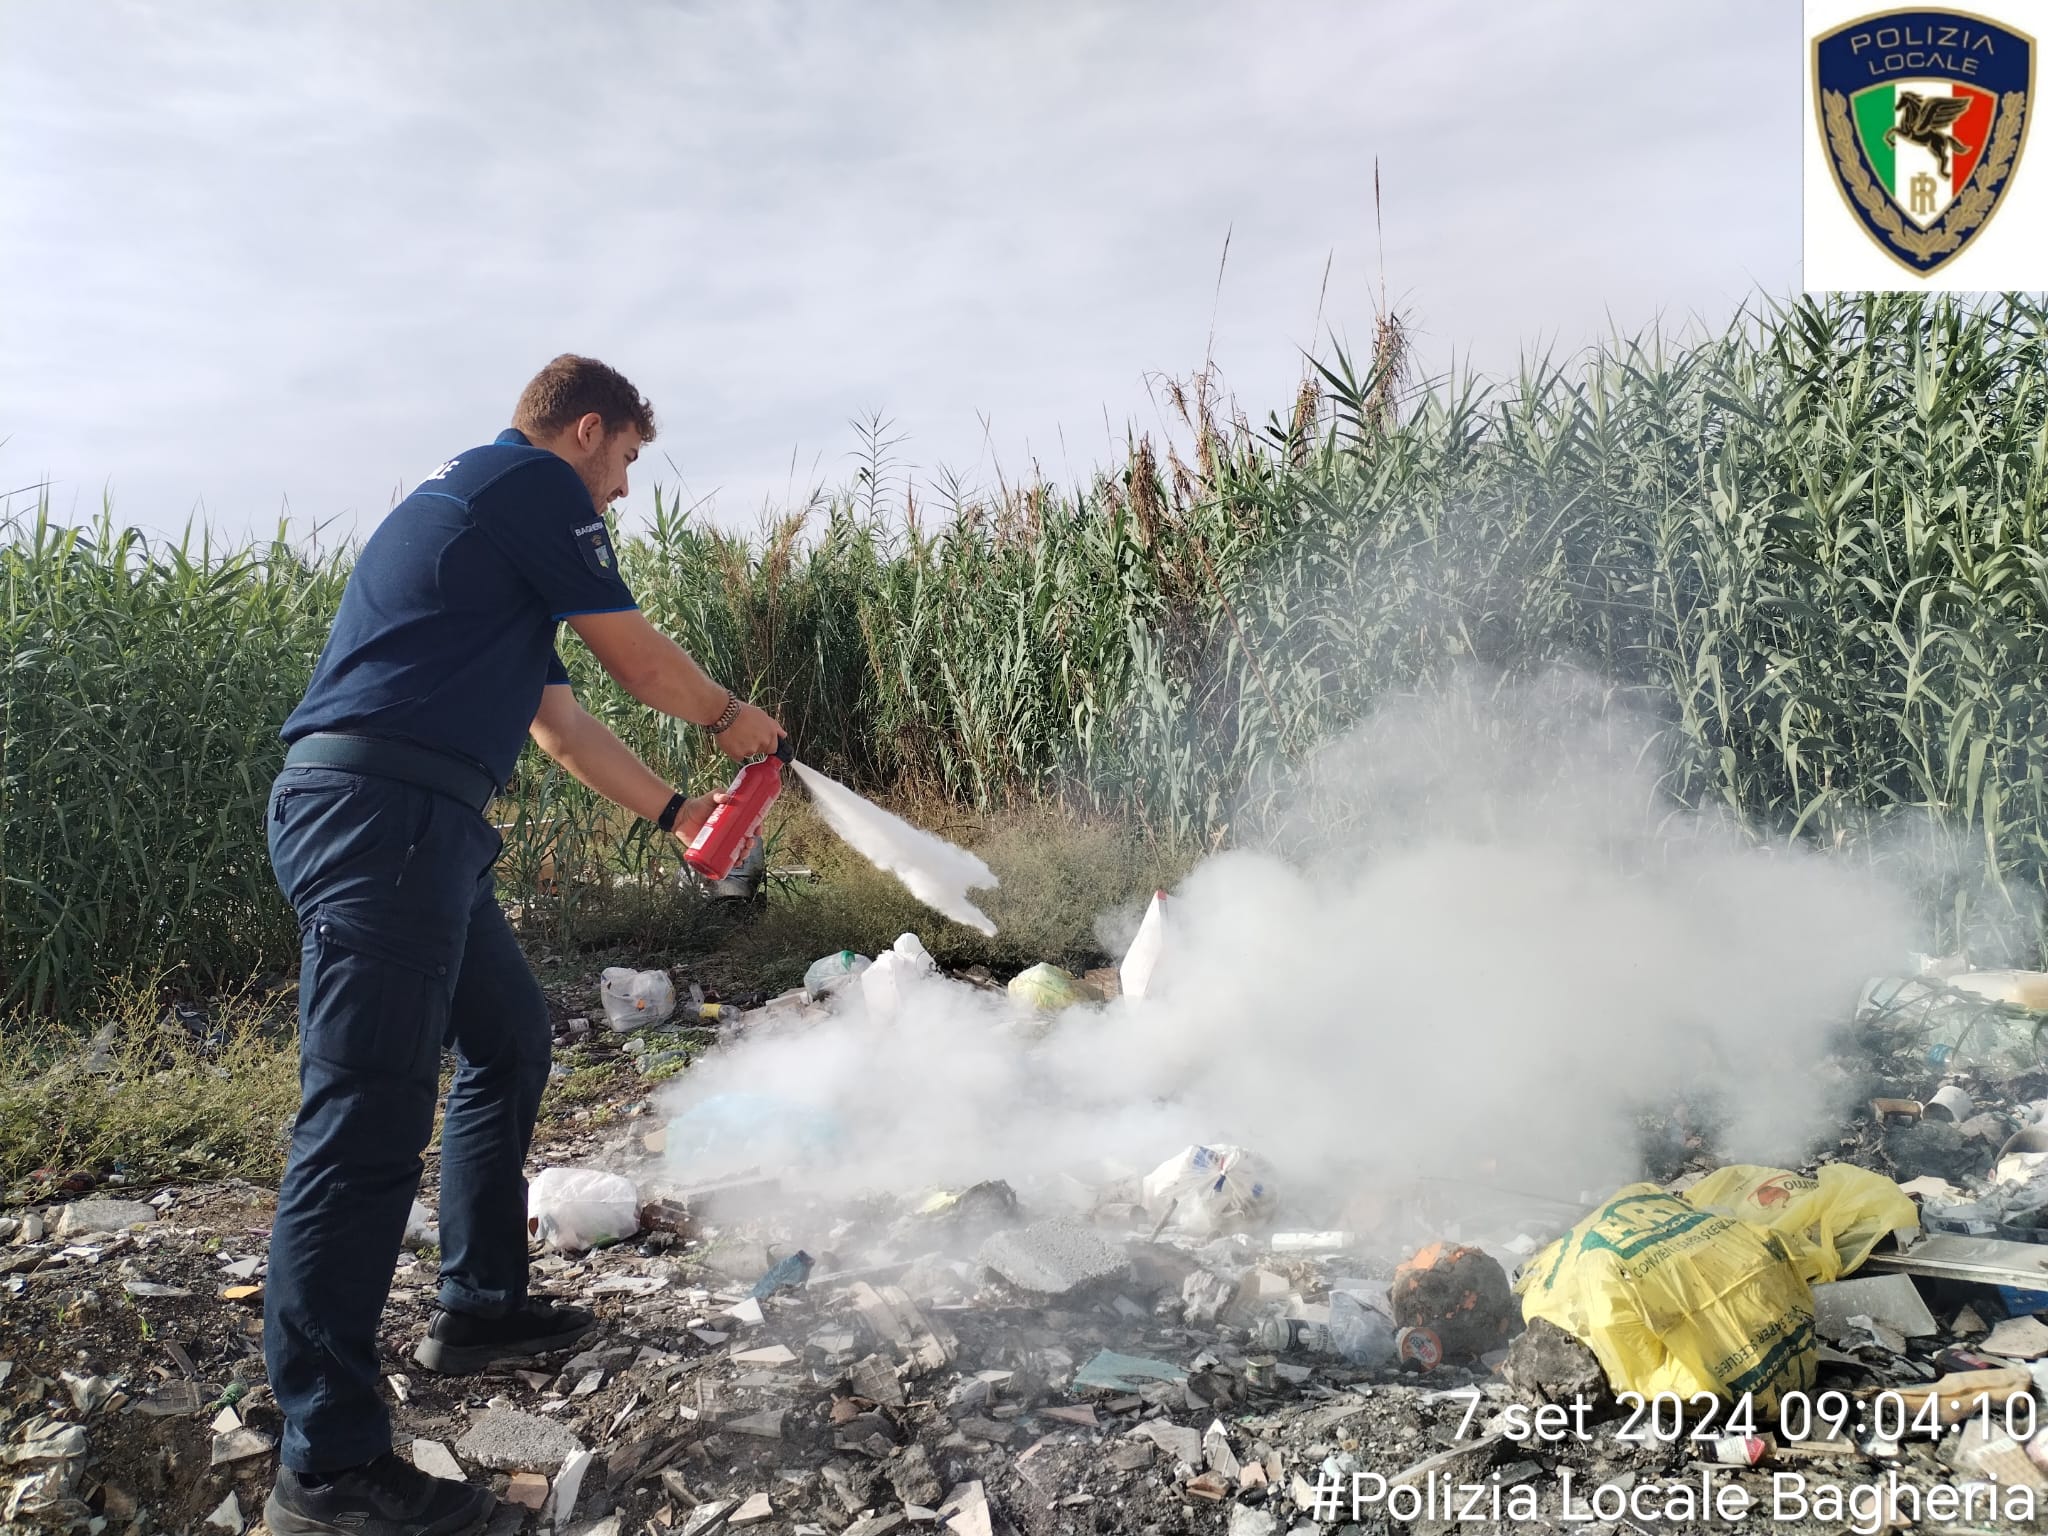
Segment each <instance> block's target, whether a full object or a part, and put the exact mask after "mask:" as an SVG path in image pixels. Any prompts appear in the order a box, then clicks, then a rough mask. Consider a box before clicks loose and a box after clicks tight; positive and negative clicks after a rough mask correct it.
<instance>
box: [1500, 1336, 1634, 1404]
mask: <svg viewBox="0 0 2048 1536" xmlns="http://www.w3.org/2000/svg"><path fill="white" fill-rule="evenodd" d="M1500 1376H1501V1380H1503V1381H1505V1382H1506V1383H1507V1384H1508V1385H1509V1386H1510V1387H1512V1388H1514V1389H1515V1391H1516V1393H1517V1394H1518V1395H1520V1396H1521V1397H1523V1398H1524V1399H1526V1400H1528V1401H1531V1402H1537V1403H1576V1402H1585V1403H1590V1404H1595V1405H1598V1404H1601V1403H1605V1402H1607V1401H1609V1400H1610V1399H1611V1397H1612V1395H1613V1394H1612V1393H1611V1391H1610V1390H1609V1387H1608V1383H1607V1373H1606V1372H1605V1371H1604V1370H1602V1369H1601V1367H1600V1362H1599V1361H1598V1360H1597V1359H1595V1358H1594V1356H1593V1351H1592V1350H1590V1349H1588V1348H1587V1347H1586V1346H1585V1345H1584V1344H1582V1343H1580V1342H1579V1341H1578V1340H1577V1339H1575V1338H1573V1337H1572V1336H1571V1335H1570V1334H1568V1333H1566V1332H1565V1331H1564V1330H1563V1329H1562V1328H1560V1327H1558V1326H1557V1324H1555V1323H1553V1322H1551V1321H1550V1319H1549V1318H1547V1317H1539V1318H1537V1319H1536V1320H1535V1321H1534V1322H1532V1323H1530V1324H1529V1326H1528V1327H1527V1328H1525V1329H1523V1330H1522V1332H1521V1333H1520V1334H1518V1335H1517V1336H1516V1337H1515V1340H1514V1342H1513V1343H1511V1344H1510V1345H1508V1354H1507V1358H1506V1359H1505V1360H1503V1361H1502V1362H1501V1366H1500Z"/></svg>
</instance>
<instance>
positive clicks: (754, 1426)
mask: <svg viewBox="0 0 2048 1536" xmlns="http://www.w3.org/2000/svg"><path fill="white" fill-rule="evenodd" d="M787 1417H788V1415H787V1414H786V1413H785V1412H784V1410H782V1409H780V1408H769V1409H765V1410H763V1411H762V1412H760V1413H750V1414H748V1415H746V1417H744V1418H739V1419H728V1420H726V1422H725V1423H723V1424H721V1425H719V1426H718V1427H719V1428H720V1429H721V1430H722V1431H724V1432H726V1433H728V1434H734V1435H753V1436H755V1437H756V1438H758V1439H762V1440H780V1439H781V1438H782V1421H783V1420H784V1419H785V1418H787Z"/></svg>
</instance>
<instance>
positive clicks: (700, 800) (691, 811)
mask: <svg viewBox="0 0 2048 1536" xmlns="http://www.w3.org/2000/svg"><path fill="white" fill-rule="evenodd" d="M730 799H732V796H731V795H728V794H727V793H726V792H725V791H724V790H722V789H721V790H720V791H718V793H717V794H714V795H699V796H697V797H696V798H695V799H694V800H685V801H684V802H683V808H682V809H681V810H680V811H677V812H676V824H675V828H674V831H675V839H676V841H677V842H679V843H681V844H682V845H683V846H684V847H685V848H687V847H689V845H690V844H691V843H692V842H693V841H694V840H695V839H696V836H697V834H698V833H699V832H701V831H703V830H704V823H705V822H707V821H709V820H710V819H711V813H712V812H713V811H715V810H716V809H718V807H719V806H721V805H724V804H725V803H726V802H727V801H728V800H730Z"/></svg>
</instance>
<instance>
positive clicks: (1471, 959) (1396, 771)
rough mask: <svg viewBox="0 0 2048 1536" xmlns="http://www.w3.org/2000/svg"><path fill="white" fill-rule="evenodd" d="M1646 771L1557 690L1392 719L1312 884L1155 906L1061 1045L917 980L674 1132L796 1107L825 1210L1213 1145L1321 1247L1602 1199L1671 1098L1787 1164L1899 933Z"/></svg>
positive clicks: (1219, 861)
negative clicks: (724, 1111)
mask: <svg viewBox="0 0 2048 1536" xmlns="http://www.w3.org/2000/svg"><path fill="white" fill-rule="evenodd" d="M1547 686H1549V685H1545V687H1547ZM1647 739H1648V738H1647V737H1646V736H1645V735H1644V734H1643V732H1642V730H1641V728H1640V727H1637V726H1635V725H1633V724H1630V723H1626V722H1624V723H1623V724H1621V725H1617V724H1616V723H1615V720H1614V718H1613V717H1612V716H1611V715H1603V716H1602V717H1601V718H1599V719H1598V720H1596V721H1594V722H1593V723H1592V724H1588V723H1587V721H1586V719H1585V717H1584V715H1583V712H1580V713H1578V714H1574V713H1573V711H1571V710H1569V709H1562V708H1560V707H1559V703H1558V700H1557V699H1555V698H1553V697H1551V696H1550V695H1549V694H1548V693H1546V692H1545V688H1544V687H1539V688H1537V689H1534V690H1521V691H1519V692H1515V693H1510V694H1506V695H1503V696H1501V697H1500V698H1499V699H1493V698H1488V697H1486V696H1484V695H1481V694H1477V693H1475V692H1474V691H1473V690H1471V689H1469V688H1466V689H1461V690H1453V691H1452V692H1450V693H1448V694H1446V695H1443V696H1440V697H1438V698H1436V699H1433V700H1430V701H1426V702H1421V703H1407V704H1402V705H1397V706H1392V707H1389V708H1387V709H1384V710H1382V711H1381V712H1380V713H1379V714H1378V715H1376V716H1375V717H1374V718H1373V719H1372V720H1371V721H1369V722H1367V723H1366V725H1365V726H1363V727H1362V728H1361V729H1360V730H1359V731H1358V732H1356V733H1354V735H1353V736H1351V737H1350V738H1348V739H1347V740H1346V741H1344V742H1342V743H1339V744H1337V746H1336V747H1334V748H1333V749H1332V751H1330V752H1328V753H1325V754H1323V756H1322V757H1321V758H1320V759H1319V760H1318V762H1317V764H1316V765H1315V770H1314V775H1313V777H1314V780H1315V782H1316V783H1317V785H1318V786H1319V793H1318V795H1317V797H1316V799H1315V800H1314V802H1313V803H1314V805H1315V806H1316V807H1318V814H1324V813H1326V814H1327V817H1328V819H1327V820H1326V821H1323V822H1322V823H1321V824H1320V825H1319V826H1317V827H1316V828H1314V830H1315V831H1316V832H1317V834H1318V837H1319V839H1320V843H1321V846H1320V847H1319V849H1318V850H1317V851H1316V854H1315V857H1314V858H1313V859H1312V861H1310V862H1309V863H1308V864H1306V865H1297V864H1294V863H1290V862H1287V861H1283V860H1282V859H1281V858H1279V857H1277V856H1275V855H1273V854H1268V853H1259V852H1249V851H1237V852H1231V853H1226V854H1223V855H1220V856H1218V857H1215V858H1212V859H1210V860H1208V861H1207V862H1205V863H1204V864H1202V865H1201V866H1200V867H1199V868H1198V869H1197V870H1196V871H1195V872H1194V873H1193V875H1192V876H1191V877H1190V878H1189V879H1188V880H1187V881H1186V882H1185V885H1184V886H1183V888H1182V889H1181V890H1179V891H1178V892H1176V893H1175V894H1174V898H1173V900H1172V903H1171V906H1170V919H1171V928H1170V948H1169V951H1168V953H1167V956H1166V959H1165V961H1164V962H1163V964H1162V967H1161V970H1160V972H1159V973H1158V974H1159V977H1160V981H1159V984H1158V985H1159V992H1158V994H1157V995H1156V996H1152V997H1148V998H1147V999H1146V1000H1144V1001H1143V1002H1139V1003H1129V1002H1119V1003H1116V1004H1112V1005H1109V1006H1107V1007H1102V1008H1077V1009H1073V1010H1070V1011H1069V1012H1067V1013H1064V1014H1062V1015H1059V1016H1057V1018H1055V1019H1054V1020H1052V1021H1051V1022H1050V1024H1049V1025H1048V1024H1046V1023H1045V1022H1044V1021H1042V1020H1036V1021H1035V1020H1031V1019H1028V1018H1026V1017H1024V1016H1020V1015H1019V1014H1018V1013H1017V1012H1016V1011H1014V1010H1013V1009H1012V1008H1011V1007H1010V1006H1009V1003H1008V1000H1007V999H1006V998H1004V997H1001V996H998V995H992V994H989V993H985V992H980V991H977V990H975V989H973V988H971V987H969V986H966V985H965V984H962V983H957V982H952V981H949V980H947V979H945V978H943V977H930V978H924V979H913V980H911V981H909V982H906V983H905V985H904V987H903V993H902V1005H901V1009H900V1012H898V1013H897V1014H896V1016H894V1017H893V1018H888V1019H882V1018H876V1017H871V1016H869V1014H868V1013H867V1011H866V1009H865V1008H864V1006H863V1005H862V1003H861V1001H860V998H859V988H858V986H857V985H856V986H854V987H852V988H849V989H848V991H847V992H846V993H845V994H843V995H842V1001H841V1004H840V1006H839V1008H838V1011H837V1013H836V1015H835V1017H833V1018H832V1019H831V1020H829V1021H827V1022H825V1023H823V1024H820V1025H817V1026H814V1027H804V1028H798V1029H793V1030H790V1031H788V1032H786V1033H783V1034H780V1035H777V1034H773V1033H770V1034H767V1035H765V1036H764V1037H763V1038H759V1039H750V1040H747V1041H744V1042H741V1043H739V1044H737V1045H736V1046H735V1047H733V1048H731V1049H729V1050H726V1051H724V1052H721V1053H719V1054H716V1055H714V1056H713V1057H711V1058H709V1059H707V1060H705V1061H704V1062H702V1063H700V1064H699V1065H698V1066H697V1067H695V1068H693V1069H692V1071H691V1072H690V1073H689V1074H688V1076H687V1078H685V1079H683V1080H680V1081H679V1083H678V1085H677V1088H676V1090H675V1093H674V1095H673V1103H672V1107H674V1106H678V1105H680V1106H687V1105H689V1104H694V1103H697V1102H699V1101H701V1100H702V1099H704V1098H705V1097H707V1096H708V1095H712V1094H719V1093H727V1094H733V1093H748V1094H759V1095H768V1096H772V1097H774V1098H778V1099H783V1100H788V1101H791V1102H792V1103H794V1104H796V1105H799V1106H802V1107H803V1108H804V1109H805V1110H806V1111H815V1112H818V1113H821V1114H823V1115H825V1116H827V1117H829V1118H830V1119H831V1120H832V1121H834V1122H836V1125H835V1129H834V1132H833V1134H834V1135H835V1136H836V1140H835V1141H833V1143H832V1147H831V1151H830V1154H829V1156H826V1157H825V1158H823V1159H822V1160H820V1161H819V1162H818V1164H817V1165H816V1166H814V1167H813V1168H812V1169H811V1170H810V1172H809V1174H808V1177H809V1178H810V1179H811V1180H812V1181H814V1182H816V1183H817V1184H819V1185H821V1186H825V1187H836V1188H843V1189H847V1190H855V1189H883V1190H892V1191H895V1192H897V1193H904V1194H908V1193H913V1192H915V1191H917V1190H919V1189H923V1188H929V1187H933V1186H946V1187H956V1188H957V1187H959V1186H962V1185H964V1184H967V1183H970V1182H973V1181H975V1180H978V1179H982V1178H991V1177H999V1178H1005V1179H1008V1180H1009V1181H1010V1182H1011V1183H1012V1184H1013V1185H1014V1186H1016V1187H1017V1188H1019V1190H1020V1191H1025V1190H1029V1189H1034V1188H1045V1187H1057V1186H1058V1185H1060V1183H1061V1179H1060V1175H1062V1174H1063V1173H1068V1172H1072V1171H1075V1170H1090V1169H1100V1168H1103V1167H1117V1168H1123V1169H1127V1170H1132V1171H1143V1170H1146V1169H1149V1168H1150V1167H1152V1166H1153V1165H1154V1164H1156V1163H1158V1162H1160V1161H1161V1160H1163V1159H1165V1158H1167V1157H1168V1156H1170V1155H1172V1154H1173V1153H1175V1152H1177V1151H1178V1150H1179V1149H1180V1148H1182V1147H1183V1146H1185V1145H1186V1144H1188V1143H1190V1142H1234V1143H1237V1144H1240V1145H1243V1146H1246V1147H1249V1148H1252V1149H1254V1150H1255V1151H1257V1152H1259V1153H1261V1154H1263V1155H1264V1156H1265V1157H1266V1158H1267V1159H1269V1160H1270V1162H1271V1163H1272V1164H1273V1165H1274V1166H1275V1168H1276V1169H1277V1171H1278V1174H1279V1185H1280V1189H1281V1191H1282V1196H1283V1200H1284V1201H1285V1202H1286V1203H1287V1204H1288V1205H1289V1206H1290V1207H1291V1209H1290V1210H1288V1211H1286V1212H1285V1213H1284V1214H1283V1219H1286V1220H1299V1221H1308V1222H1316V1223H1320V1222H1325V1221H1329V1220H1333V1219H1335V1218H1336V1217H1337V1216H1338V1215H1340V1214H1341V1213H1342V1210H1343V1208H1344V1206H1345V1204H1346V1202H1347V1201H1348V1200H1350V1199H1351V1198H1352V1197H1354V1196H1356V1195H1359V1194H1361V1193H1367V1192H1369V1191H1370V1190H1371V1189H1373V1188H1374V1187H1384V1186H1386V1185H1388V1184H1391V1183H1394V1182H1398V1181H1402V1180H1409V1179H1414V1178H1417V1177H1422V1176H1435V1177H1440V1178H1447V1179H1454V1180H1470V1181H1474V1182H1476V1183H1478V1184H1490V1185H1493V1186H1496V1187H1500V1188H1507V1189H1513V1190H1519V1191H1527V1192H1531V1193H1533V1194H1538V1195H1547V1196H1552V1197H1558V1198H1562V1199H1565V1200H1571V1199H1574V1198H1576V1197H1577V1196H1578V1195H1579V1194H1581V1193H1584V1192H1591V1193H1594V1194H1596V1195H1597V1194H1601V1193H1604V1192H1605V1191H1606V1189H1608V1188H1611V1187H1612V1186H1613V1185H1614V1184H1617V1183H1619V1182H1622V1181H1625V1180H1629V1179H1633V1178H1637V1177H1640V1176H1641V1163H1640V1155H1639V1152H1638V1148H1637V1137H1638V1130H1637V1117H1638V1115H1639V1114H1640V1113H1641V1112H1642V1111H1643V1110H1645V1109H1646V1108H1651V1109H1655V1108H1662V1107H1666V1106H1668V1105H1670V1104H1671V1103H1672V1102H1673V1101H1675V1100H1679V1099H1686V1100H1689V1101H1691V1102H1694V1103H1696V1104H1698V1103H1709V1104H1712V1105H1714V1106H1716V1111H1717V1113H1718V1115H1719V1117H1720V1120H1721V1122H1722V1123H1721V1127H1720V1138H1719V1143H1718V1146H1717V1150H1718V1151H1719V1152H1720V1153H1722V1154H1723V1155H1724V1156H1727V1157H1731V1158H1750V1159H1757V1160H1772V1161H1785V1160H1792V1161H1796V1160H1799V1159H1801V1158H1802V1156H1803V1155H1804V1154H1805V1152H1806V1150H1807V1149H1808V1148H1809V1146H1810V1145H1811V1143H1812V1138H1813V1137H1814V1135H1815V1133H1816V1132H1817V1131H1819V1130H1821V1129H1822V1128H1823V1127H1824V1125H1825V1123H1826V1116H1827V1113H1828V1111H1829V1110H1830V1108H1831V1106H1829V1105H1827V1104H1825V1103H1823V1102H1822V1093H1821V1089H1820V1088H1819V1086H1818V1079H1817V1074H1816V1067H1817V1065H1818V1063H1819V1062H1820V1060H1821V1058H1822V1056H1823V1053H1824V1042H1825V1037H1826V1034H1827V1032H1828V1030H1829V1029H1830V1027H1831V1026H1833V1025H1835V1024H1838V1023H1839V1022H1841V1021H1842V1020H1843V1019H1844V1018H1845V1017H1846V1016H1847V1014H1848V1011H1849V1010H1850V1008H1851V1007H1852V1005H1853V1003H1854V1000H1855V997H1856V994H1857V990H1858V987H1859V985H1860V983H1861V982H1862V981H1863V979H1864V978H1865V977H1867V976H1869V975H1871V974H1874V973H1878V972H1882V971H1885V970H1888V969H1892V968H1895V967H1896V966H1897V965H1898V964H1899V963H1900V961H1901V958H1902V956H1903V954H1904V952H1905V951H1906V949H1907V948H1908V947H1909V945H1910V943H1911V940H1912V933H1913V930H1912V927H1911V924H1910V922H1909V920H1908V915H1907V911H1906V907H1905V904H1904V903H1903V902H1902V901H1901V900H1900V899H1898V898H1897V897H1895V896H1894V895H1893V894H1891V893H1890V892H1888V891H1887V890H1885V889H1884V888H1882V887H1881V886H1879V885H1878V884H1877V883H1876V882H1875V881H1874V880H1873V879H1871V878H1870V877H1869V876H1868V875H1866V874H1864V873H1861V872H1859V871H1858V870H1856V869H1853V868H1851V867H1850V866H1849V865H1848V864H1846V863H1845V862H1843V861H1841V860H1837V859H1831V858H1829V857H1825V856H1821V855H1818V854H1815V853H1812V852H1809V851H1806V850H1803V849H1799V848H1796V847H1788V846H1784V845H1778V846H1759V845H1756V844H1754V843H1752V842H1751V841H1750V840H1748V839H1746V838H1744V837H1741V836H1738V835H1737V834H1736V833H1735V832H1734V831H1733V829H1731V828H1730V827H1728V826H1727V825H1725V824H1724V823H1722V822H1721V821H1720V820H1719V819H1718V818H1716V817H1713V816H1711V815H1706V816H1703V815H1699V814H1695V813H1689V812H1683V811H1679V810H1677V809H1676V808H1674V807H1672V806H1670V805H1669V804H1668V803H1664V802H1662V801H1660V799H1659V797H1658V795H1657V793H1656V791H1655V788H1654V783H1653V778H1652V775H1651V772H1650V770H1649V768H1648V767H1647V766H1643V763H1644V758H1645V747H1646V743H1647ZM807 782H808V777H807ZM1296 830H1297V831H1300V830H1305V829H1303V828H1299V827H1298V828H1297V829H1296ZM927 899H929V898H927Z"/></svg>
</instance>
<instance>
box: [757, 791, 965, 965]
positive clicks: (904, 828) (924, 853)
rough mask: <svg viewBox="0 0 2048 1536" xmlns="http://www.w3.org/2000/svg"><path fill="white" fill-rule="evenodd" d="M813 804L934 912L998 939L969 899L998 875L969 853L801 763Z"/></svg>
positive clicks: (865, 855)
mask: <svg viewBox="0 0 2048 1536" xmlns="http://www.w3.org/2000/svg"><path fill="white" fill-rule="evenodd" d="M790 766H791V767H792V768H794V769H795V770H796V776H797V777H798V778H799V779H801V780H802V781H803V786H804V788H805V789H808V790H809V791H810V792H811V799H812V800H813V801H815V802H816V803H817V807H818V809H819V810H820V811H822V812H823V813H824V815H825V820H826V821H828V822H830V823H831V825H832V830H833V831H834V832H837V833H838V834H839V835H840V836H841V837H843V838H845V839H846V840H847V842H849V843H851V844H852V845H853V847H854V849H855V850H856V851H857V852H858V853H859V854H860V855H861V856H862V857H863V858H865V859H866V860H867V861H868V862H869V863H871V864H873V865H874V866H875V867H876V868H877V869H886V870H887V871H888V872H889V873H890V874H892V875H894V876H895V877H896V878H897V879H898V880H901V881H902V882H903V885H904V888H905V889H906V890H908V891H909V892H910V894H911V895H913V896H915V897H916V898H917V899H918V900H919V901H921V902H923V903H924V904H925V905H926V906H928V907H930V908H932V909H933V910H934V911H938V912H943V913H945V914H946V916H948V917H950V918H952V919H953V920H954V921H955V922H958V923H965V924H967V926H968V927H970V928H979V929H980V930H981V931H982V932H983V933H987V934H993V933H994V932H995V931H996V925H995V924H994V923H992V922H991V921H989V918H988V914H987V913H985V912H983V911H982V910H981V908H979V907H977V906H976V905H975V904H974V903H973V902H971V901H969V900H968V899H967V893H968V892H969V891H972V890H983V889H988V888H991V887H993V886H994V885H995V884H996V883H997V882H996V877H995V872H994V871H993V870H991V869H990V868H989V867H988V866H987V865H986V864H984V863H982V861H981V860H980V859H978V858H976V857H975V856H974V855H973V854H971V853H969V852H968V851H967V850H966V849H965V848H956V847H954V846H953V845H952V844H951V843H949V842H947V841H946V840H945V839H944V838H942V837H934V836H932V834H931V833H929V832H922V831H919V830H918V829H917V828H916V827H913V826H912V825H911V824H910V823H909V822H907V821H905V820H904V819H903V818H902V817H901V816H893V815H891V814H890V813H889V812H887V811H885V810H883V809H882V808H881V807H880V806H879V805H875V804H873V803H872V802H871V801H867V800H863V799H862V798H861V797H860V796H859V795H856V794H855V793H854V792H853V791H852V790H850V789H848V788H847V787H846V786H845V785H844V784H841V783H839V782H837V781H836V780H833V779H828V778H826V777H825V775H824V774H822V773H819V772H818V771H817V770H816V769H814V768H806V767H805V766H804V765H803V764H802V763H792V764H791V765H790Z"/></svg>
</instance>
